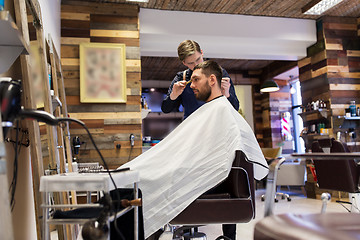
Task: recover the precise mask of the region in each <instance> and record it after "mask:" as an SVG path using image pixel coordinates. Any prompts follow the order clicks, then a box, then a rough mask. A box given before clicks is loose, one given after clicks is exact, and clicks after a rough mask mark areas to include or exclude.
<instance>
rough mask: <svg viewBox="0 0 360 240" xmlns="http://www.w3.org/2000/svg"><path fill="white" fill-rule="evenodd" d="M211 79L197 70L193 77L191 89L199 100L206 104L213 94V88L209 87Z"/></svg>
mask: <svg viewBox="0 0 360 240" xmlns="http://www.w3.org/2000/svg"><path fill="white" fill-rule="evenodd" d="M209 79H210V77H209V78H208V77H206V76H205V75H204V74H203V73H202V70H201V69H196V70H195V71H194V72H193V74H192V75H191V80H192V81H191V85H190V87H191V89H192V90H193V91H194V95H195V97H196V99H197V100H200V101H203V102H206V101H207V100H208V99H209V97H210V94H211V88H210V85H209Z"/></svg>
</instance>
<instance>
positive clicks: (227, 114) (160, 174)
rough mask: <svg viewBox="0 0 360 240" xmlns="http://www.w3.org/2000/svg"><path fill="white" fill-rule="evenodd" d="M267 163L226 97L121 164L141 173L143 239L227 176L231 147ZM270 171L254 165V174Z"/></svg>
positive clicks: (211, 103) (233, 151)
mask: <svg viewBox="0 0 360 240" xmlns="http://www.w3.org/2000/svg"><path fill="white" fill-rule="evenodd" d="M236 150H242V151H243V152H244V153H245V154H246V156H247V157H248V159H249V160H250V161H252V162H257V163H260V164H262V165H264V166H267V163H266V160H265V158H264V156H263V154H262V152H261V149H260V147H259V144H258V142H257V140H256V138H255V135H254V133H253V131H252V129H251V128H250V126H249V125H248V124H247V122H246V121H245V119H244V118H243V117H242V116H241V115H240V114H239V113H238V112H237V111H236V110H235V109H234V108H233V106H232V105H231V104H230V103H229V101H228V100H227V99H226V98H225V97H223V96H222V97H219V98H216V99H214V100H212V101H210V102H208V103H206V104H204V105H203V106H201V107H200V108H199V109H197V110H196V111H195V112H193V113H192V114H191V115H190V116H189V117H188V118H186V119H185V120H184V121H183V122H182V123H181V124H180V125H179V126H178V127H177V128H175V129H174V130H173V131H172V132H171V133H170V134H169V135H168V136H167V137H165V138H164V139H163V140H162V141H160V143H158V144H157V145H155V146H154V147H152V148H151V149H150V150H148V151H146V152H145V153H143V154H141V155H140V156H138V157H136V158H135V159H133V160H132V161H130V162H128V163H126V164H124V165H122V166H121V168H123V167H130V169H131V170H137V171H139V173H140V182H139V188H140V189H141V190H142V194H143V198H142V202H143V216H144V231H145V237H146V238H147V237H149V236H150V235H151V234H152V233H154V232H156V231H157V230H158V229H160V228H161V227H163V226H164V225H165V224H167V223H168V222H170V221H171V220H172V219H173V218H174V217H175V216H176V215H178V214H179V213H180V212H181V211H183V210H184V209H185V208H186V207H187V206H188V205H189V204H190V203H191V202H193V201H194V200H195V199H196V198H198V197H199V196H200V195H201V194H203V193H204V192H206V191H207V190H209V189H211V188H212V187H214V186H216V185H217V184H218V183H220V182H221V181H223V180H224V179H225V178H226V177H227V176H228V174H229V172H230V169H231V166H232V162H233V160H234V158H235V151H236ZM267 173H268V169H267V168H265V167H263V166H261V165H258V164H254V177H255V178H256V179H258V180H260V179H262V178H264V177H265V176H266V175H267Z"/></svg>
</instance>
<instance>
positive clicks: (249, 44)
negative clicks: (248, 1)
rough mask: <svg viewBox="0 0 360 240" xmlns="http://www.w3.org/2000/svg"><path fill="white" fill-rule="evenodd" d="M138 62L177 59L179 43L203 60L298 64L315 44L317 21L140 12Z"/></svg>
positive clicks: (210, 14) (154, 11) (150, 10)
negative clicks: (198, 51)
mask: <svg viewBox="0 0 360 240" xmlns="http://www.w3.org/2000/svg"><path fill="white" fill-rule="evenodd" d="M139 16H140V26H141V27H140V51H141V56H166V57H177V55H176V49H177V47H178V45H179V43H180V42H181V41H183V40H186V39H192V40H195V41H197V42H198V43H199V44H200V46H201V47H202V49H203V51H204V56H205V57H207V58H230V59H256V60H260V59H263V60H299V59H302V58H304V57H306V49H307V47H309V46H311V45H313V44H314V43H316V21H315V20H310V19H295V18H280V17H263V16H245V15H232V14H217V13H199V12H186V11H165V10H156V9H144V8H141V9H140V15H139Z"/></svg>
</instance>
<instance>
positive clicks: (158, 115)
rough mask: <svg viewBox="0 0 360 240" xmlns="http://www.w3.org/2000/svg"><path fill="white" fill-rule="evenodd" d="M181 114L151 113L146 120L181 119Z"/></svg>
mask: <svg viewBox="0 0 360 240" xmlns="http://www.w3.org/2000/svg"><path fill="white" fill-rule="evenodd" d="M183 117H184V113H183V112H171V113H162V112H161V113H160V112H151V113H150V114H149V115H148V117H147V119H183Z"/></svg>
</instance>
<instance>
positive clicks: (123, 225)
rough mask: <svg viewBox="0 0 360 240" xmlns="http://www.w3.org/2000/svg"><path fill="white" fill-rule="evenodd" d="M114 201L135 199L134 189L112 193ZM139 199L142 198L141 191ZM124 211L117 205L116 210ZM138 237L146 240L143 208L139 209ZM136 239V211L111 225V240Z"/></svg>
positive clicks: (126, 214) (124, 189)
mask: <svg viewBox="0 0 360 240" xmlns="http://www.w3.org/2000/svg"><path fill="white" fill-rule="evenodd" d="M110 195H111V198H112V200H115V201H117V200H119V199H120V200H121V199H129V200H132V199H134V191H133V189H131V188H130V189H127V188H121V189H117V190H113V191H111V192H110ZM138 195H139V196H138V197H139V198H141V197H142V194H141V190H140V189H139V194H138ZM116 207H117V208H118V209H122V208H123V207H121V206H120V204H118V205H116V204H115V208H116ZM138 213H139V214H138V215H139V216H138V228H139V230H138V237H139V240H144V239H145V237H144V235H145V234H144V221H143V214H142V207H138ZM132 239H134V209H133V210H131V211H129V212H127V213H125V214H124V215H122V216H121V217H119V218H117V219H116V221H113V222H111V223H110V240H132Z"/></svg>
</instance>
